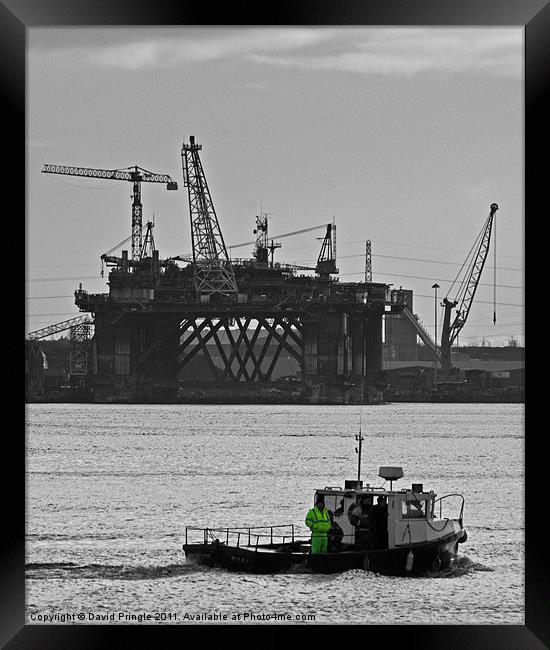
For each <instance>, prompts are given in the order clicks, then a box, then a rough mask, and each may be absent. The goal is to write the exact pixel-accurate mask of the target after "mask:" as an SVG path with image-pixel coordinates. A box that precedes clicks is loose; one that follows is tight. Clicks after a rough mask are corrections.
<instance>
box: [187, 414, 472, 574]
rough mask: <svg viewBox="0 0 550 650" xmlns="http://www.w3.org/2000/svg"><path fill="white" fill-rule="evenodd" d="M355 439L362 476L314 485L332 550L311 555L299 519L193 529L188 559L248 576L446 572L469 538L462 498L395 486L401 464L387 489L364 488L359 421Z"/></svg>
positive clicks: (391, 472)
mask: <svg viewBox="0 0 550 650" xmlns="http://www.w3.org/2000/svg"><path fill="white" fill-rule="evenodd" d="M355 439H356V440H357V441H358V443H359V444H358V446H357V447H356V448H355V451H356V453H357V454H358V462H357V479H356V480H347V481H344V486H343V487H340V486H338V487H331V486H326V487H324V488H319V489H317V490H315V495H314V500H313V502H314V503H316V502H317V498H318V497H319V496H320V495H321V496H323V498H324V503H325V507H326V508H328V510H329V511H330V519H331V530H330V531H329V534H328V549H327V553H322V554H314V553H312V552H311V537H310V536H309V535H308V536H304V535H299V534H296V531H297V527H296V526H295V525H294V524H277V525H269V526H253V527H237V528H235V527H231V528H229V527H226V528H219V527H218V528H197V527H194V526H187V527H186V528H185V544H184V545H183V550H184V552H185V556H186V559H187V561H189V562H195V563H197V564H204V565H207V566H217V567H223V568H226V569H236V570H240V571H245V572H250V573H278V572H286V571H296V570H298V571H300V570H302V569H304V570H307V571H312V572H314V573H339V572H341V571H348V570H350V569H362V570H365V571H372V572H375V573H380V574H383V575H394V576H406V575H426V574H429V573H433V572H437V571H439V570H445V569H448V568H449V567H450V566H451V564H452V562H453V560H454V559H455V558H456V556H457V553H458V545H459V544H461V543H463V542H465V541H466V539H467V537H468V535H467V533H466V529H465V528H464V520H463V516H464V497H463V496H462V495H461V494H458V493H452V494H446V495H445V496H442V497H437V495H436V493H435V492H434V491H433V490H425V489H424V485H423V484H421V483H412V484H411V487H410V488H403V489H400V490H397V489H395V490H394V489H393V482H394V481H397V480H399V479H401V478H403V476H404V472H403V468H402V467H395V466H385V467H380V469H379V472H378V476H379V477H380V478H382V479H384V484H383V485H382V486H380V487H374V486H371V485H370V483H367V484H365V485H363V481H362V480H361V456H362V442H363V440H364V437H363V435H362V433H361V420H360V423H359V434H358V435H356V436H355ZM388 481H389V484H390V485H389V489H386V483H387V482H388ZM449 515H451V516H449ZM452 515H454V516H452ZM304 528H305V524H304V525H303V528H302V529H304Z"/></svg>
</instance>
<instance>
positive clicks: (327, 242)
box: [315, 223, 338, 280]
mask: <svg viewBox="0 0 550 650" xmlns="http://www.w3.org/2000/svg"><path fill="white" fill-rule="evenodd" d="M315 270H316V272H317V273H318V274H319V276H320V277H321V278H322V279H324V280H328V279H329V277H330V274H331V273H334V274H336V273H338V269H337V268H336V224H335V223H328V224H327V232H326V234H325V237H324V239H323V243H322V244H321V250H320V252H319V256H318V257H317V265H316V267H315Z"/></svg>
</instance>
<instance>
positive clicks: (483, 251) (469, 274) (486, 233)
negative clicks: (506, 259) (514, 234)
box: [441, 203, 498, 370]
mask: <svg viewBox="0 0 550 650" xmlns="http://www.w3.org/2000/svg"><path fill="white" fill-rule="evenodd" d="M497 210H498V205H497V204H496V203H492V204H491V209H490V212H489V216H488V217H487V220H486V221H485V223H484V226H483V228H482V230H481V232H480V234H479V235H478V236H477V238H476V240H475V242H474V244H473V246H472V248H471V249H470V253H468V256H467V257H466V261H465V262H464V264H463V265H462V267H461V270H460V271H459V273H458V275H460V272H461V271H462V269H463V268H464V266H466V275H465V276H464V279H463V281H462V282H461V284H460V286H459V290H458V293H457V295H456V297H455V299H454V300H449V299H448V297H445V298H443V302H442V303H441V306H442V307H443V308H444V315H443V328H442V331H441V369H442V370H449V369H450V368H451V346H452V344H453V343H454V341H455V340H456V338H457V336H458V334H459V332H460V330H461V329H462V328H463V327H464V325H465V324H466V320H467V318H468V314H469V313H470V309H471V307H472V302H473V299H474V296H475V293H476V289H477V286H478V284H479V279H480V277H481V272H482V271H483V267H484V265H485V261H486V259H487V253H488V252H489V244H490V243H491V229H492V227H493V220H494V216H495V213H496V211H497ZM472 253H474V254H473V255H472ZM468 261H469V263H468ZM495 261H496V251H495ZM495 267H496V264H495ZM458 275H457V277H458ZM455 282H456V278H455ZM453 285H454V282H453ZM495 286H496V284H495ZM451 289H452V287H451ZM447 295H448V294H447ZM457 305H459V307H458V309H457V310H456V316H455V318H454V320H453V321H452V323H451V310H452V309H453V308H454V307H456V306H457ZM494 323H496V300H495V308H494V311H493V324H494Z"/></svg>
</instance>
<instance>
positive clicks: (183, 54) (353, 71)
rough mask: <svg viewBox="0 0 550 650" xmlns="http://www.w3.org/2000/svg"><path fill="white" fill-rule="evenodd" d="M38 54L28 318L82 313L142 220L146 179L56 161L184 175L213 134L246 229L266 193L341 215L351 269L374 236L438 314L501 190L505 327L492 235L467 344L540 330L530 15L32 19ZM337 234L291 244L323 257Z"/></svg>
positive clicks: (308, 218)
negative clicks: (82, 300) (521, 20)
mask: <svg viewBox="0 0 550 650" xmlns="http://www.w3.org/2000/svg"><path fill="white" fill-rule="evenodd" d="M27 66H28V85H27V103H28V109H27V115H28V118H27V120H28V123H27V137H28V141H27V145H28V163H27V165H28V166H27V183H28V185H27V187H28V210H27V262H26V266H27V279H28V284H27V287H28V289H27V298H28V299H27V313H28V325H27V329H28V330H33V329H37V328H39V327H43V326H46V325H48V324H51V323H56V322H59V321H61V320H65V319H67V318H70V317H72V316H75V315H77V311H76V307H75V306H74V302H73V299H72V294H73V291H74V290H75V289H76V288H77V287H78V283H79V282H80V281H81V282H82V284H83V287H84V288H85V289H88V290H90V291H107V286H106V282H105V281H106V277H105V278H103V279H102V278H101V277H99V270H100V262H99V257H100V255H101V253H103V252H105V251H107V250H108V249H110V248H111V247H113V246H114V245H115V244H117V243H118V242H120V241H122V240H123V239H124V238H126V237H128V236H129V235H130V193H131V186H130V184H129V183H125V182H120V183H118V182H114V181H99V180H95V179H94V180H92V179H79V178H73V177H66V178H64V177H60V176H53V175H46V174H41V173H40V170H41V168H42V164H43V163H59V164H71V165H82V166H90V167H100V168H105V169H111V168H120V167H128V166H131V165H136V164H137V165H139V166H142V167H144V168H146V169H149V170H151V171H154V172H161V173H168V174H170V175H171V176H172V177H173V178H175V179H176V180H177V181H178V182H179V184H180V189H181V185H182V183H181V180H182V178H181V158H180V149H181V143H182V139H183V137H185V139H186V140H187V139H188V137H189V135H191V134H193V135H195V136H196V138H197V141H198V142H200V143H201V144H202V145H203V151H202V161H203V164H204V167H205V171H206V175H207V180H208V182H209V186H210V190H211V192H212V196H213V200H214V205H215V208H216V211H217V214H218V218H219V220H220V224H221V228H222V231H223V233H224V237H225V240H226V243H227V244H228V245H231V244H238V243H241V242H246V241H250V240H252V239H253V238H254V236H253V234H252V229H253V227H254V220H255V215H256V214H258V212H259V210H260V207H261V208H262V209H263V210H264V211H267V212H268V213H270V234H271V235H277V234H280V233H286V232H289V231H293V230H299V229H302V228H307V227H309V226H314V225H317V224H323V223H328V222H329V221H332V218H333V215H334V216H335V218H336V224H337V234H338V266H339V268H340V272H341V274H340V276H341V279H342V281H360V280H362V278H363V274H364V247H365V240H366V239H371V241H372V252H373V279H374V280H375V281H379V282H387V283H393V284H394V286H403V287H405V288H410V289H413V291H414V293H415V309H414V311H415V312H416V313H417V314H418V315H419V317H420V318H421V320H422V321H423V322H424V324H425V325H426V326H427V327H428V328H429V329H430V330H433V325H434V298H433V291H432V289H431V286H432V284H433V283H434V282H437V283H438V284H440V285H441V289H440V290H439V292H440V293H439V296H440V297H441V296H443V295H445V293H446V291H447V290H448V289H449V287H450V284H451V281H452V280H453V279H454V277H455V275H456V273H457V272H458V269H459V267H460V265H461V264H462V262H463V261H464V259H465V257H466V254H467V252H468V251H469V250H470V248H471V246H472V244H473V242H474V239H475V238H476V236H477V235H478V233H479V231H480V229H481V227H482V225H483V223H484V221H485V219H486V217H487V215H488V213H489V206H490V204H491V203H493V202H496V203H498V204H499V206H500V210H499V211H498V212H497V226H496V240H497V253H498V260H497V261H498V270H497V284H498V285H500V286H499V287H498V288H497V299H498V302H499V304H498V306H497V325H496V326H493V324H492V313H493V304H492V303H493V287H492V283H493V257H492V252H491V257H490V259H489V260H488V262H487V266H486V268H485V269H484V272H483V277H482V279H481V282H482V284H481V286H480V288H479V290H478V293H477V294H476V302H475V304H474V306H473V308H472V311H471V313H470V317H469V320H468V324H467V325H466V327H465V328H464V330H463V332H462V333H461V341H460V342H461V344H465V343H467V342H477V341H480V340H481V339H482V337H485V338H486V339H487V340H490V341H491V342H492V343H493V344H505V343H506V342H507V339H508V338H509V337H511V336H515V337H516V338H518V339H519V340H520V342H523V219H524V214H523V28H520V27H518V28H426V29H424V28H422V29H420V28H409V27H408V28H396V27H390V28H357V27H353V28H311V29H309V28H290V27H284V28H271V27H264V28H238V27H237V28H188V29H179V28H164V29H152V28H150V27H149V28H136V29H134V28H131V29H130V28H124V29H121V28H113V27H109V28H105V29H90V28H64V29H50V28H31V29H30V30H29V33H28V59H27ZM142 193H143V196H142V199H143V205H144V220H147V219H150V218H151V217H152V215H153V213H154V215H155V231H154V234H155V242H156V244H157V247H158V248H159V249H160V254H161V257H168V256H171V255H176V254H181V253H187V252H189V251H190V250H191V244H190V227H189V217H188V209H187V204H186V193H185V192H184V191H179V192H166V190H165V189H164V186H163V185H161V184H158V185H157V184H152V183H144V184H143V186H142ZM322 235H323V232H322V231H321V230H320V231H319V232H318V233H315V232H314V233H308V234H305V235H300V236H296V237H291V238H285V239H283V240H281V243H282V244H283V247H282V248H281V249H279V251H277V253H276V255H278V259H279V260H280V261H285V262H289V263H299V264H311V263H313V262H314V260H315V259H316V257H317V254H318V252H319V248H320V241H319V240H317V239H316V236H317V237H322ZM251 248H252V247H250V246H249V247H244V248H235V249H234V250H233V251H232V253H233V255H234V256H238V257H249V256H250V255H251ZM80 278H84V279H80ZM438 311H439V310H438Z"/></svg>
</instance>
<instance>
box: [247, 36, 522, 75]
mask: <svg viewBox="0 0 550 650" xmlns="http://www.w3.org/2000/svg"><path fill="white" fill-rule="evenodd" d="M346 45H347V47H346V48H345V49H343V50H342V51H340V52H336V53H334V52H333V53H328V52H327V53H322V54H314V55H308V56H303V55H302V56H276V55H270V54H252V55H251V56H250V58H251V60H253V61H254V62H255V63H257V64H264V65H277V66H284V67H296V68H300V69H302V70H310V71H315V70H318V71H321V70H325V71H337V72H349V73H356V74H376V75H388V74H397V75H403V76H412V75H417V74H420V73H423V72H438V71H439V72H480V73H488V74H497V75H503V76H513V77H520V76H522V74H523V34H522V31H521V30H520V28H515V29H492V28H491V29H480V28H476V29H455V28H444V29H441V28H433V29H430V28H418V29H391V28H386V29H383V28H382V29H379V30H368V32H367V33H365V35H364V36H363V37H362V38H361V36H360V35H359V37H358V35H357V32H355V30H354V38H353V43H347V44H346Z"/></svg>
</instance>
